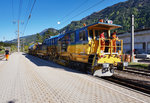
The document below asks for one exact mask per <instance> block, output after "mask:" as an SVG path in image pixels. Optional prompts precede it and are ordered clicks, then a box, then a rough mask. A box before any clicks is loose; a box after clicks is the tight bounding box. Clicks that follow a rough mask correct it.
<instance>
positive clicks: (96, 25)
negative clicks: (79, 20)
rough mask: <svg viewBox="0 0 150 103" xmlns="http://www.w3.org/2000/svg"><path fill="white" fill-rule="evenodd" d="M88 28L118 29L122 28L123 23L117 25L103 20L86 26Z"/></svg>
mask: <svg viewBox="0 0 150 103" xmlns="http://www.w3.org/2000/svg"><path fill="white" fill-rule="evenodd" d="M85 27H87V28H88V29H103V30H111V29H117V28H121V27H122V26H121V25H116V24H110V23H103V22H96V23H94V24H91V25H88V26H85Z"/></svg>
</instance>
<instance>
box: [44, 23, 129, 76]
mask: <svg viewBox="0 0 150 103" xmlns="http://www.w3.org/2000/svg"><path fill="white" fill-rule="evenodd" d="M120 27H121V26H120V25H115V24H111V23H109V21H107V23H103V22H97V23H94V24H91V25H88V26H84V27H83V28H80V29H77V30H75V31H69V32H66V33H65V34H59V35H57V36H55V37H51V38H49V39H48V40H47V41H45V42H48V41H49V43H47V45H49V46H48V47H49V48H52V47H53V46H55V51H51V49H49V50H50V51H49V52H48V53H50V54H53V55H50V56H53V57H51V58H53V59H55V61H57V62H58V63H59V64H63V65H68V66H70V67H72V68H76V69H78V70H83V71H88V72H90V73H91V74H93V75H94V76H112V75H113V73H114V68H117V69H123V68H124V67H125V66H127V65H128V63H127V62H124V61H123V40H119V39H118V38H113V37H112V35H111V34H112V33H111V30H114V29H117V28H120ZM51 52H54V53H51Z"/></svg>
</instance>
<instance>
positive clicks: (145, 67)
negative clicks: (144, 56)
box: [128, 63, 150, 69]
mask: <svg viewBox="0 0 150 103" xmlns="http://www.w3.org/2000/svg"><path fill="white" fill-rule="evenodd" d="M128 67H135V68H141V69H150V64H144V63H129V66H128Z"/></svg>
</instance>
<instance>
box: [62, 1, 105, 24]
mask: <svg viewBox="0 0 150 103" xmlns="http://www.w3.org/2000/svg"><path fill="white" fill-rule="evenodd" d="M104 1H105V0H101V1H99V2H97V3H95V4H94V5H92V6H90V7H88V8H87V9H85V10H83V11H81V12H79V13H78V14H76V15H75V16H73V17H71V18H69V19H67V20H66V21H64V22H63V23H65V22H67V21H69V20H71V19H73V18H75V17H77V16H79V15H81V14H82V13H84V12H86V11H87V10H89V9H92V8H94V7H95V6H97V5H99V4H101V3H102V2H104ZM63 23H62V24H63Z"/></svg>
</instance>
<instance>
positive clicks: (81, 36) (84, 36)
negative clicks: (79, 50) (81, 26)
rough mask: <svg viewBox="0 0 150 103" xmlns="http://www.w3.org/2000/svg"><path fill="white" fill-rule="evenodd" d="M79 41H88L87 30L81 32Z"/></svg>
mask: <svg viewBox="0 0 150 103" xmlns="http://www.w3.org/2000/svg"><path fill="white" fill-rule="evenodd" d="M79 39H80V41H86V40H87V37H86V32H85V30H83V31H80V32H79Z"/></svg>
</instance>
